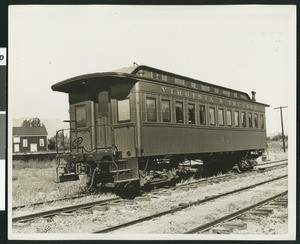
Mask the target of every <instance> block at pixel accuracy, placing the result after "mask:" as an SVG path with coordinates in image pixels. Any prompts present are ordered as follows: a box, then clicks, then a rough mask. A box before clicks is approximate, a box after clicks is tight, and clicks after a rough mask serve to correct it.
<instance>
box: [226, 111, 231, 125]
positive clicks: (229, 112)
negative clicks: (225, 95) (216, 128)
mask: <svg viewBox="0 0 300 244" xmlns="http://www.w3.org/2000/svg"><path fill="white" fill-rule="evenodd" d="M226 118H227V126H232V111H231V110H227V111H226Z"/></svg>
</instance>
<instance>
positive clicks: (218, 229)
mask: <svg viewBox="0 0 300 244" xmlns="http://www.w3.org/2000/svg"><path fill="white" fill-rule="evenodd" d="M232 231H233V229H232V228H226V227H214V228H212V232H213V233H215V234H230V233H231V232H232Z"/></svg>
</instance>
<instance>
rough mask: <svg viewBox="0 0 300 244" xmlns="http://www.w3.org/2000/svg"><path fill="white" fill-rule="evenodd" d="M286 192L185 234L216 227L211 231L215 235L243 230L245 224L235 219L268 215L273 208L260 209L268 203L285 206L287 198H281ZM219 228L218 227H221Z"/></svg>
mask: <svg viewBox="0 0 300 244" xmlns="http://www.w3.org/2000/svg"><path fill="white" fill-rule="evenodd" d="M287 193H288V191H284V192H281V193H279V194H277V195H274V196H272V197H269V198H266V199H264V200H262V201H260V202H258V203H255V204H253V205H251V206H248V207H246V208H243V209H241V210H238V211H236V212H233V213H230V214H228V215H225V216H222V217H220V218H218V219H216V220H213V221H211V222H209V223H206V224H203V225H200V226H197V227H195V228H193V229H191V230H189V231H187V232H185V234H194V233H205V232H208V231H209V230H211V229H212V228H213V227H216V226H217V228H215V229H213V232H214V233H217V234H220V233H222V234H224V233H230V232H231V231H232V230H233V229H234V228H237V229H244V228H246V227H247V224H246V223H245V222H242V223H236V222H233V220H235V219H241V220H243V221H244V220H250V221H251V220H256V218H253V217H252V218H251V217H247V216H245V215H246V214H257V215H268V214H269V213H272V212H273V208H270V206H267V207H262V206H264V205H266V204H269V203H271V204H272V203H274V205H275V206H278V205H282V206H287V201H288V200H287V198H284V199H283V198H282V197H284V196H286V195H287ZM222 224H223V226H221V227H218V226H220V225H222Z"/></svg>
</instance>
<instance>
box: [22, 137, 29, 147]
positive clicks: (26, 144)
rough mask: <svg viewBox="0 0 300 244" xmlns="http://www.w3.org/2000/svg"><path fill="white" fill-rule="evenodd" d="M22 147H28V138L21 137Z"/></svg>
mask: <svg viewBox="0 0 300 244" xmlns="http://www.w3.org/2000/svg"><path fill="white" fill-rule="evenodd" d="M22 147H28V139H22Z"/></svg>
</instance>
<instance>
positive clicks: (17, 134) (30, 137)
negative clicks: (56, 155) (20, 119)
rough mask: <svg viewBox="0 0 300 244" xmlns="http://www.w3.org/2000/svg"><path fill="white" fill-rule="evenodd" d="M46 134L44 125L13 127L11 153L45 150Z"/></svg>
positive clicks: (46, 147)
mask: <svg viewBox="0 0 300 244" xmlns="http://www.w3.org/2000/svg"><path fill="white" fill-rule="evenodd" d="M47 136H48V133H47V130H46V128H45V127H13V153H27V152H28V153H31V152H45V151H47V150H48V145H47V142H48V140H47Z"/></svg>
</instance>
